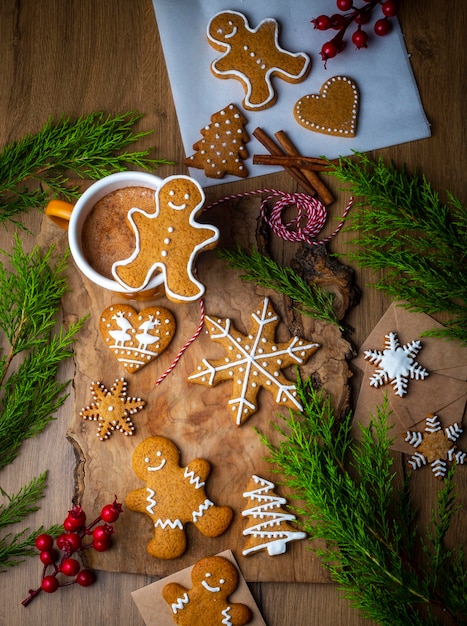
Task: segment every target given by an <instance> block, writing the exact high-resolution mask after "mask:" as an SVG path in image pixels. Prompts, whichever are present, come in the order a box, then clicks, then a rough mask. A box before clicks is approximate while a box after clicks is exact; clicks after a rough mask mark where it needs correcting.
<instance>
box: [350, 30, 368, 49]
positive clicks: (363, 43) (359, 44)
mask: <svg viewBox="0 0 467 626" xmlns="http://www.w3.org/2000/svg"><path fill="white" fill-rule="evenodd" d="M352 41H353V43H354V44H355V46H356V48H357V50H360V48H368V45H367V41H368V35H367V33H366V32H365V31H364V30H361V29H360V28H359V29H357V30H356V31H355V32H354V34H353V35H352Z"/></svg>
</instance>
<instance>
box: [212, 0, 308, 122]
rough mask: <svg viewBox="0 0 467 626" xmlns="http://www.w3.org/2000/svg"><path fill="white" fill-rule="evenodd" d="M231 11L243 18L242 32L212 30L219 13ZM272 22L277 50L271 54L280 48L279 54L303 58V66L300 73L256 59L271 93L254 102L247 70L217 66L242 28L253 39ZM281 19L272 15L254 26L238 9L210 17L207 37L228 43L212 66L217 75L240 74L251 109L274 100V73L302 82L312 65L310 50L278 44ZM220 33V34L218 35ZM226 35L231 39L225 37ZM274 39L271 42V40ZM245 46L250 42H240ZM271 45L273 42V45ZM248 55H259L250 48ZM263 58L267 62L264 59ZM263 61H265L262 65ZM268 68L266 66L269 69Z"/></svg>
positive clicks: (224, 45)
mask: <svg viewBox="0 0 467 626" xmlns="http://www.w3.org/2000/svg"><path fill="white" fill-rule="evenodd" d="M226 14H227V15H232V16H235V20H236V21H239V22H241V30H240V31H239V32H233V31H232V32H231V33H229V34H226V33H224V32H223V31H222V29H219V30H220V32H219V30H218V31H217V33H215V32H213V30H214V27H213V23H215V21H216V20H217V19H218V18H219V16H223V15H226ZM271 22H272V23H273V24H274V27H275V28H274V43H273V46H274V48H275V50H274V52H273V51H272V50H271V54H273V53H275V52H276V51H277V52H279V53H280V54H284V55H287V56H288V57H290V58H294V59H297V58H301V59H303V60H304V64H303V68H302V70H301V71H300V72H299V73H298V74H292V73H291V72H289V71H287V70H285V69H284V68H283V67H279V66H274V65H273V66H270V67H268V68H267V65H269V64H267V63H266V61H267V59H258V60H257V64H259V65H260V66H261V69H262V70H263V71H264V70H266V71H265V73H264V76H260V79H262V80H264V81H265V82H266V85H267V90H268V94H267V96H266V97H265V99H264V100H263V101H262V102H260V103H258V104H254V103H252V102H251V96H252V91H253V85H252V81H251V77H250V76H249V75H248V74H247V73H245V72H244V71H241V70H240V69H236V68H234V67H232V68H229V69H227V70H220V69H219V68H218V63H219V61H221V60H222V59H224V58H225V57H226V56H228V54H229V53H230V51H231V50H232V40H233V39H234V37H235V35H237V34H238V39H240V42H241V40H242V39H243V34H244V33H243V32H242V31H243V30H244V31H245V33H246V36H247V37H249V38H250V39H251V38H252V37H255V36H257V35H258V33H259V31H261V29H262V27H263V26H264V25H266V24H267V23H271ZM278 26H279V25H278V23H277V21H276V20H274V19H272V18H266V19H265V20H263V21H262V22H260V23H259V24H258V26H257V27H256V28H251V27H250V26H249V24H248V22H247V19H246V17H245V16H244V15H243V14H242V13H239V12H238V11H221V12H219V13H217V14H216V15H214V17H213V18H212V19H211V20H210V22H209V24H208V29H207V37H208V40H209V42H210V43H211V44H212V45H213V47H214V48H216V49H217V48H218V47H219V44H220V45H221V46H222V47H225V52H224V53H223V54H222V56H221V57H219V58H218V59H215V60H214V61H213V62H212V63H211V70H212V72H213V74H214V75H215V76H217V77H218V78H237V79H239V80H240V81H241V83H242V84H243V85H244V86H245V87H246V95H245V98H244V101H243V105H244V106H245V108H247V109H250V110H255V109H263V108H265V107H267V106H269V103H271V102H273V101H274V99H275V98H276V93H275V91H274V88H273V86H272V80H271V79H272V76H273V75H275V76H277V77H278V78H282V79H284V80H286V81H288V82H299V81H301V80H302V79H303V78H304V77H305V76H306V74H307V73H308V69H309V65H310V58H309V56H308V55H307V54H305V53H304V52H295V53H294V52H289V51H287V50H284V48H282V47H281V46H280V45H279V41H278V38H279V28H278ZM216 34H217V37H219V38H217V37H216ZM226 39H227V40H228V41H226ZM270 43H271V42H270ZM241 45H242V47H243V49H244V50H245V51H246V50H247V49H248V48H247V45H246V44H241ZM271 47H272V46H271ZM249 56H250V57H251V58H254V57H255V56H256V53H255V52H254V51H252V52H250V54H249ZM263 61H264V63H263ZM262 63H263V65H261V64H262ZM266 68H267V69H266Z"/></svg>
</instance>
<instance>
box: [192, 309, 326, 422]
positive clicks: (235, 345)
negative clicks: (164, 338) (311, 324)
mask: <svg viewBox="0 0 467 626" xmlns="http://www.w3.org/2000/svg"><path fill="white" fill-rule="evenodd" d="M251 317H252V320H253V323H252V327H251V330H250V332H249V333H248V334H247V335H245V334H243V333H241V332H240V331H238V330H237V329H236V328H235V326H234V325H233V323H232V321H231V320H230V319H229V318H225V319H224V318H211V317H209V316H206V323H207V327H208V331H209V334H210V336H211V339H212V340H213V341H215V342H217V343H220V344H221V345H222V346H223V348H224V350H225V353H226V356H225V357H224V358H223V359H218V360H213V361H207V360H206V359H203V361H202V363H201V364H200V365H199V366H198V368H197V369H196V370H195V372H193V374H191V376H189V378H188V380H190V381H191V382H193V383H197V384H199V385H206V386H214V385H217V384H218V383H220V382H223V381H227V380H229V381H231V382H232V383H233V391H232V397H231V399H230V400H229V406H230V408H231V409H232V413H233V417H234V421H235V424H236V425H237V426H241V425H242V424H243V423H244V422H245V421H246V420H247V419H248V418H249V417H250V416H251V415H253V413H255V412H256V411H257V410H258V407H257V396H258V393H259V390H260V389H261V388H262V387H263V388H264V389H267V390H269V391H270V392H271V393H272V394H274V397H275V400H276V402H277V403H278V404H280V405H282V406H286V407H289V408H291V409H296V410H299V411H301V410H302V407H301V404H300V402H299V401H298V399H297V390H296V387H295V385H294V384H293V383H292V382H290V381H289V380H288V379H287V378H286V377H285V376H284V374H283V373H282V371H281V370H283V369H284V368H286V367H288V366H289V365H302V364H304V363H306V362H307V361H308V359H309V358H310V357H311V355H312V354H314V353H315V352H316V350H318V348H319V344H317V343H312V342H308V341H305V340H304V339H301V338H300V337H296V336H294V337H292V339H290V341H288V342H284V343H278V342H276V341H275V333H276V328H277V326H278V324H279V322H280V318H279V316H278V315H277V313H276V311H275V310H274V308H273V306H272V304H271V302H270V301H269V298H265V299H264V300H263V302H262V304H261V305H260V306H259V307H258V309H257V310H256V311H254V312H253V313H252V315H251Z"/></svg>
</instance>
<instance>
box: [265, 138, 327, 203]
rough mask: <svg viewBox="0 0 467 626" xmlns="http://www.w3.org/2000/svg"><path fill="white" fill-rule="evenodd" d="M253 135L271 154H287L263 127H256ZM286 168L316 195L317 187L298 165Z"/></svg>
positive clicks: (304, 187)
mask: <svg viewBox="0 0 467 626" xmlns="http://www.w3.org/2000/svg"><path fill="white" fill-rule="evenodd" d="M253 137H256V139H257V140H258V141H259V142H260V143H261V144H262V145H263V146H264V147H265V148H266V150H267V151H268V152H269V153H270V154H271V155H274V156H286V155H285V153H284V151H283V150H282V148H280V147H279V146H278V145H277V144H276V142H275V141H274V139H271V137H269V135H268V134H267V133H266V132H265V131H264V130H263V129H262V128H259V127H258V128H256V129H255V130H254V131H253ZM284 169H285V171H286V172H287V173H288V174H289V175H290V176H292V178H293V179H294V180H296V181H297V182H298V183H299V185H300V186H301V187H302V188H303V189H304V190H305V191H306V192H307V193H309V194H310V196H315V195H316V189H315V188H314V187H312V186H311V185H310V183H309V182H308V180H307V179H306V177H305V176H304V174H303V172H301V171H300V170H299V169H298V168H296V167H284Z"/></svg>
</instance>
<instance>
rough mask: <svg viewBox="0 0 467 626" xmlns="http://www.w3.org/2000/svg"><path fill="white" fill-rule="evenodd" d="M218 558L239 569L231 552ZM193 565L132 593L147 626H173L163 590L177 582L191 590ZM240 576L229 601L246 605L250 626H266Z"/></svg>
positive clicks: (228, 551) (224, 553)
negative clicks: (249, 616) (248, 610)
mask: <svg viewBox="0 0 467 626" xmlns="http://www.w3.org/2000/svg"><path fill="white" fill-rule="evenodd" d="M218 556H222V557H224V558H225V559H228V560H229V561H230V562H231V563H233V564H234V565H235V566H236V568H237V570H238V569H239V568H238V564H237V561H236V560H235V557H234V555H233V552H232V551H231V550H225V551H224V552H221V553H220V554H219V555H218ZM193 565H195V564H193ZM193 565H192V566H190V567H187V568H185V569H183V570H181V571H179V572H176V573H175V574H172V575H171V576H167V577H165V578H161V579H160V580H158V581H156V582H155V583H151V584H150V585H147V586H146V587H142V588H141V589H138V590H136V591H133V592H132V594H131V596H132V598H133V601H134V602H135V604H136V606H137V607H138V610H139V612H140V613H141V617H142V618H143V620H144V623H145V624H146V626H173V624H174V621H173V619H172V611H171V610H170V606H169V605H168V604H167V603H166V602H165V600H164V598H163V597H162V589H163V588H164V587H165V585H167V584H168V583H173V582H177V583H179V584H180V585H183V586H184V587H186V588H187V589H191V587H192V582H191V570H192V569H193ZM239 574H240V576H239V584H238V587H237V589H236V590H235V592H234V593H233V594H232V595H231V596H230V597H229V599H230V600H231V601H232V602H240V603H241V604H246V605H247V606H248V607H249V608H250V610H251V612H252V613H253V618H252V620H251V621H250V622H248V626H266V622H265V621H264V620H263V618H262V616H261V613H260V612H259V609H258V606H257V604H256V602H255V601H254V599H253V596H252V595H251V592H250V590H249V588H248V585H247V584H246V581H245V579H244V577H243V575H242V573H241V572H240V570H239Z"/></svg>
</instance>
